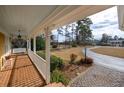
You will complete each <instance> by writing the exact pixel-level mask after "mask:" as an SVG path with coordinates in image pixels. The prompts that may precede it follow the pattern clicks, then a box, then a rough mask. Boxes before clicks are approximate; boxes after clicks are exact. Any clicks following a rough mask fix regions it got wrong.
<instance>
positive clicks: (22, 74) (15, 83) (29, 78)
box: [0, 55, 45, 87]
mask: <svg viewBox="0 0 124 93" xmlns="http://www.w3.org/2000/svg"><path fill="white" fill-rule="evenodd" d="M0 76H1V78H0V81H1V83H0V84H2V85H0V86H10V87H39V86H44V84H45V81H44V79H43V77H42V76H41V75H40V74H39V72H38V71H37V69H36V68H35V67H34V65H33V64H32V62H31V60H30V59H29V57H28V55H18V56H16V58H15V63H14V66H13V68H12V69H9V70H7V71H6V70H5V71H3V72H0ZM8 76H9V78H5V77H8ZM3 81H6V82H5V83H4V82H3Z"/></svg>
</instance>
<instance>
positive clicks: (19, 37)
mask: <svg viewBox="0 0 124 93" xmlns="http://www.w3.org/2000/svg"><path fill="white" fill-rule="evenodd" d="M18 32H19V35H18V39H21V37H22V36H21V34H20V30H18Z"/></svg>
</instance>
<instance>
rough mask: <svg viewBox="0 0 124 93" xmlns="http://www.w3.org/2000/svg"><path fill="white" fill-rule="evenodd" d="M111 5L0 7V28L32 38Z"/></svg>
mask: <svg viewBox="0 0 124 93" xmlns="http://www.w3.org/2000/svg"><path fill="white" fill-rule="evenodd" d="M110 7H112V5H68V6H65V5H59V6H54V5H52V6H51V5H47V6H46V5H45V6H44V5H41V6H0V27H1V28H3V29H5V30H6V31H7V32H8V33H12V34H16V33H18V32H17V31H18V29H20V30H22V31H23V33H22V34H26V35H28V37H32V36H34V35H39V34H40V33H41V32H43V31H45V29H46V28H49V31H51V30H53V29H55V28H58V27H60V26H63V25H66V24H69V23H72V22H75V21H77V20H79V19H83V18H85V17H87V16H90V15H93V14H95V13H98V12H100V11H103V10H105V9H108V8H110Z"/></svg>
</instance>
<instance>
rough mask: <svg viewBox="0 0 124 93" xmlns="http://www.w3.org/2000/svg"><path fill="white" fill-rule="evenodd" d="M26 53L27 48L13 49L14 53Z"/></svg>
mask: <svg viewBox="0 0 124 93" xmlns="http://www.w3.org/2000/svg"><path fill="white" fill-rule="evenodd" d="M21 52H26V48H13V53H21Z"/></svg>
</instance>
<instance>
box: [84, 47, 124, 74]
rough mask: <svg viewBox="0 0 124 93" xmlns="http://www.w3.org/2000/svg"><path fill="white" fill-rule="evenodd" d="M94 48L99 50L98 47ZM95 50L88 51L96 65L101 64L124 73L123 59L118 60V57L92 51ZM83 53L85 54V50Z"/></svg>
mask: <svg viewBox="0 0 124 93" xmlns="http://www.w3.org/2000/svg"><path fill="white" fill-rule="evenodd" d="M93 48H98V47H93ZM93 48H88V49H87V56H88V57H91V58H93V60H94V63H95V64H99V65H102V66H105V67H108V68H111V69H116V70H118V71H121V72H124V59H123V58H117V57H112V56H108V55H103V54H98V53H95V52H93V51H91V50H90V49H93ZM82 52H83V53H84V50H82Z"/></svg>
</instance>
